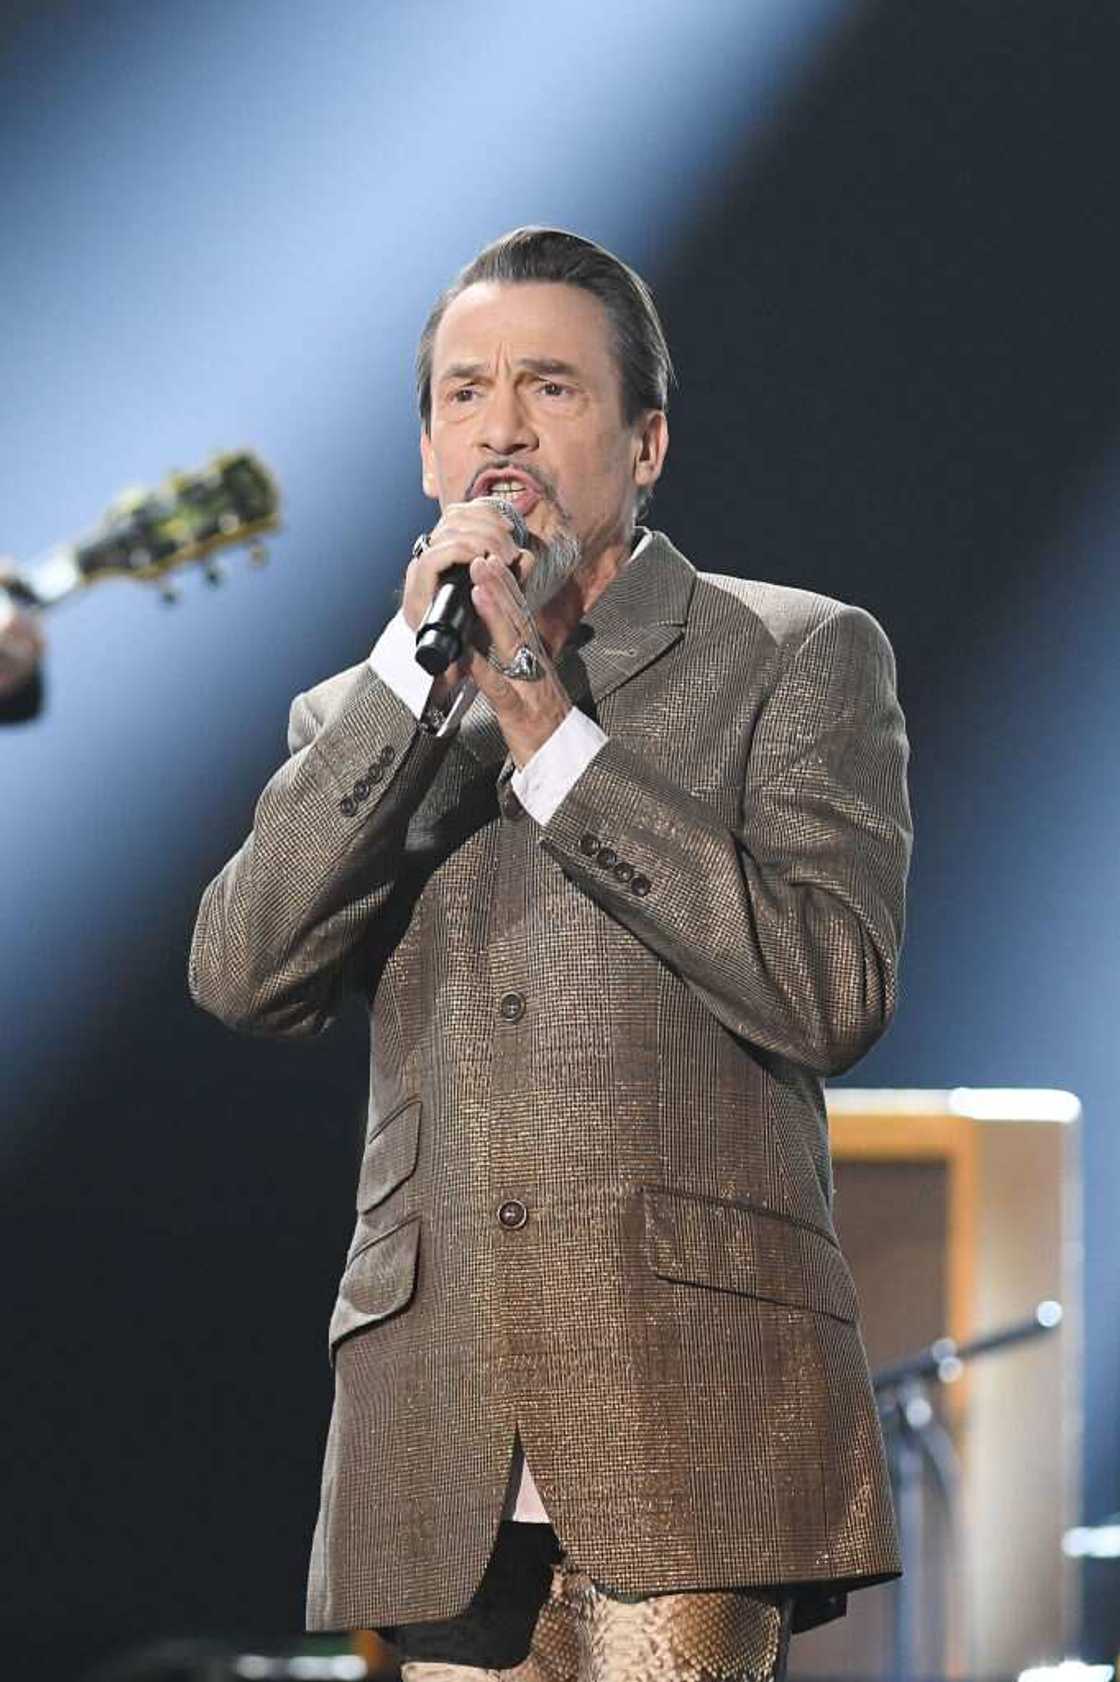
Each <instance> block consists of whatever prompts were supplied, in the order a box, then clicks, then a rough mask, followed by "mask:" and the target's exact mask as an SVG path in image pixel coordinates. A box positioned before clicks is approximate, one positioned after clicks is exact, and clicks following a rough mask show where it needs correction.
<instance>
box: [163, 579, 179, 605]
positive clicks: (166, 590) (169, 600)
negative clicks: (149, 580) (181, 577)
mask: <svg viewBox="0 0 1120 1682" xmlns="http://www.w3.org/2000/svg"><path fill="white" fill-rule="evenodd" d="M159 599H160V601H161V602H163V603H164V605H165V606H167V607H174V606H175V603H176V602H177V601H178V600H179V591H178V590H177V589H176V588H175V586H174V584H161V585H160V587H159Z"/></svg>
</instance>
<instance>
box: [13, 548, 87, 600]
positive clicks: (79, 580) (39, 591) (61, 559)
mask: <svg viewBox="0 0 1120 1682" xmlns="http://www.w3.org/2000/svg"><path fill="white" fill-rule="evenodd" d="M80 554H81V551H80V550H79V549H77V548H72V547H65V546H64V547H60V548H58V549H52V550H51V552H50V554H49V555H44V556H43V557H42V558H41V559H40V560H38V561H32V562H31V563H30V564H29V565H28V566H26V567H24V568H23V569H22V570H21V571H19V572H17V573H15V574H14V575H13V576H12V577H10V578H6V579H4V580H3V582H2V583H0V592H3V593H4V594H6V595H8V596H10V597H11V599H12V600H13V601H14V602H17V603H18V604H19V606H20V607H34V608H37V609H38V610H39V611H40V612H42V611H43V610H44V609H45V608H48V607H54V606H55V605H56V603H58V602H61V601H65V599H66V597H67V596H69V595H72V594H73V593H74V591H75V590H78V589H80V588H81V586H82V584H83V583H84V582H85V574H84V572H83V569H82V566H81V562H80Z"/></svg>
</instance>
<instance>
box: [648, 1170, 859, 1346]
mask: <svg viewBox="0 0 1120 1682" xmlns="http://www.w3.org/2000/svg"><path fill="white" fill-rule="evenodd" d="M643 1196H644V1200H645V1225H646V1253H647V1255H648V1257H649V1263H650V1266H651V1267H652V1268H653V1271H654V1272H655V1273H656V1274H658V1275H659V1276H660V1277H661V1278H662V1279H678V1280H681V1281H682V1282H685V1283H688V1284H694V1285H708V1286H710V1287H711V1288H712V1289H713V1290H717V1291H736V1292H738V1293H739V1294H740V1295H742V1296H749V1297H759V1298H761V1299H762V1300H764V1301H766V1302H780V1303H785V1304H787V1305H788V1306H789V1307H791V1308H811V1309H815V1310H816V1311H817V1312H818V1313H821V1314H830V1315H832V1316H833V1317H834V1318H835V1319H837V1320H846V1321H849V1322H851V1323H853V1324H854V1322H855V1321H856V1320H857V1318H858V1316H859V1303H858V1301H857V1299H856V1289H855V1285H854V1284H853V1282H852V1276H851V1274H850V1273H849V1271H848V1264H847V1262H846V1261H845V1260H844V1258H843V1256H842V1255H841V1253H840V1250H839V1248H838V1247H837V1245H836V1244H834V1243H833V1242H832V1240H831V1239H829V1238H827V1237H826V1236H825V1234H824V1233H823V1232H817V1231H815V1230H814V1229H813V1228H812V1227H808V1226H802V1225H800V1224H799V1223H798V1222H796V1221H790V1220H786V1219H785V1218H784V1217H782V1216H781V1215H775V1214H772V1213H770V1212H769V1211H768V1210H765V1209H754V1208H751V1207H750V1205H749V1204H746V1203H725V1202H722V1201H720V1200H719V1199H718V1198H707V1197H694V1196H690V1195H689V1194H687V1193H680V1192H667V1191H664V1192H663V1191H646V1192H644V1193H643Z"/></svg>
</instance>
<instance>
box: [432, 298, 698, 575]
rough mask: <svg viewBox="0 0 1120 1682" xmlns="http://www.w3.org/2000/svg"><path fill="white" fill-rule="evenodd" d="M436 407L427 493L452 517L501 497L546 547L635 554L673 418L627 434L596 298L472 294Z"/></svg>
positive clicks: (437, 370)
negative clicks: (628, 545)
mask: <svg viewBox="0 0 1120 1682" xmlns="http://www.w3.org/2000/svg"><path fill="white" fill-rule="evenodd" d="M431 397H432V410H431V431H430V434H429V433H427V432H421V437H420V453H421V457H422V461H423V470H424V471H423V484H424V490H425V491H426V492H427V494H428V495H429V496H431V497H435V498H438V500H439V502H440V505H441V506H442V507H446V506H447V504H448V503H451V502H466V501H469V500H470V499H471V498H472V497H476V496H493V495H495V494H502V495H506V496H508V497H509V500H510V501H511V502H513V503H514V504H515V505H516V507H517V508H518V510H519V511H520V513H521V515H522V517H523V519H524V520H525V523H526V525H527V526H528V528H529V531H530V533H532V535H533V536H534V537H536V538H537V539H538V540H539V542H540V544H541V545H542V546H543V545H545V544H549V543H551V542H553V541H554V539H555V538H557V537H558V536H561V535H563V536H566V537H568V538H571V539H574V540H575V541H576V543H577V544H578V545H579V550H580V552H581V553H582V555H583V556H584V557H589V558H591V559H594V558H596V557H597V556H598V555H599V554H601V553H602V552H603V551H604V550H605V549H607V548H609V547H610V546H611V545H612V544H619V545H622V544H625V542H626V541H627V538H628V536H629V532H630V529H631V526H632V523H633V510H634V498H635V495H636V492H637V491H638V489H640V488H641V487H643V486H646V485H651V484H653V482H654V480H656V478H657V476H658V474H659V473H660V471H661V462H662V459H663V457H664V453H665V443H666V436H667V435H666V430H665V422H664V416H657V417H654V418H652V419H651V418H649V417H643V418H640V419H639V421H638V422H637V423H636V424H635V425H634V426H632V427H628V426H627V425H626V424H625V423H624V421H623V417H622V390H621V378H620V375H619V370H618V366H617V364H616V362H615V359H614V356H613V354H612V351H611V344H610V327H609V322H608V318H607V314H606V311H605V310H604V308H603V306H602V305H601V304H600V302H599V300H598V299H597V298H594V297H592V295H591V294H590V293H589V292H585V291H583V290H582V289H581V288H579V287H576V286H565V285H555V284H547V283H545V284H538V283H536V282H525V283H520V284H516V285H503V284H500V283H498V282H494V281H482V282H478V283H477V284H475V285H474V286H469V287H467V289H466V291H464V292H461V293H460V294H459V296H458V297H457V298H456V299H454V301H453V302H452V303H451V304H450V305H449V306H448V308H447V310H446V312H445V314H444V316H443V319H442V321H441V322H440V324H439V328H438V331H437V333H436V338H435V344H434V346H433V354H432V388H431ZM534 547H536V545H534Z"/></svg>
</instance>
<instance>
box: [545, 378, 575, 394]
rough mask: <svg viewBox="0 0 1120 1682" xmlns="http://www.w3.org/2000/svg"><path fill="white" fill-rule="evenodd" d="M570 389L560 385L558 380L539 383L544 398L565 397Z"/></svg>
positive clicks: (568, 386)
mask: <svg viewBox="0 0 1120 1682" xmlns="http://www.w3.org/2000/svg"><path fill="white" fill-rule="evenodd" d="M571 389H572V388H571V386H570V385H561V384H560V383H559V381H558V380H542V381H541V390H542V391H543V392H544V395H545V396H546V397H567V396H568V395H569V394H570V393H571Z"/></svg>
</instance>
